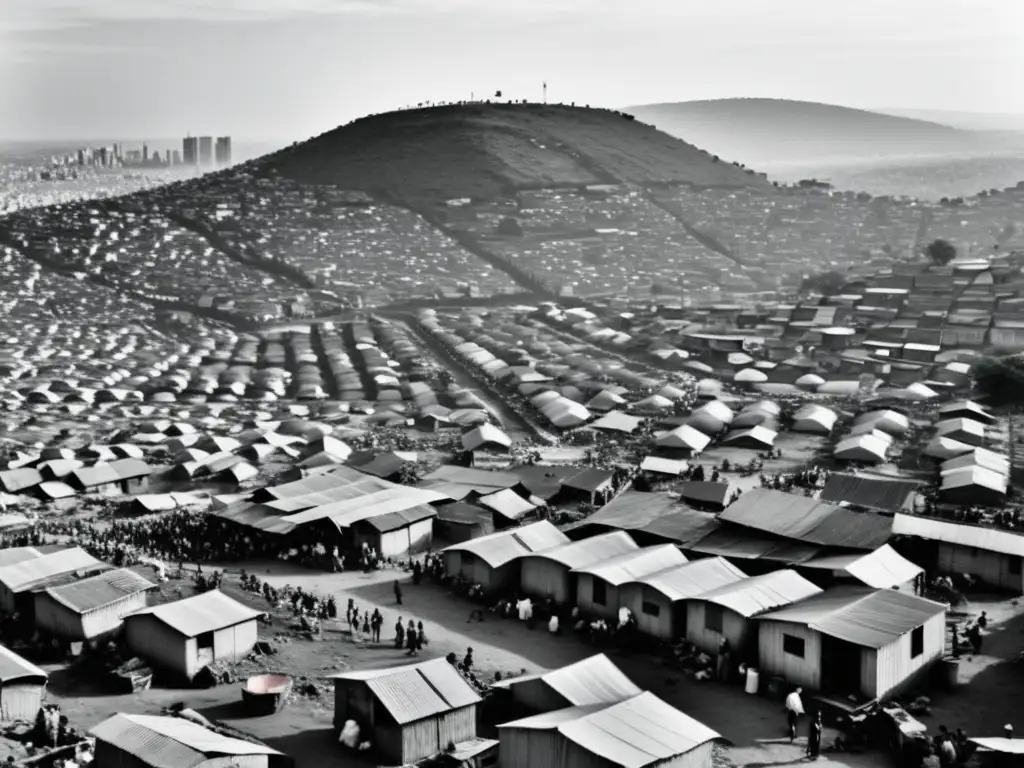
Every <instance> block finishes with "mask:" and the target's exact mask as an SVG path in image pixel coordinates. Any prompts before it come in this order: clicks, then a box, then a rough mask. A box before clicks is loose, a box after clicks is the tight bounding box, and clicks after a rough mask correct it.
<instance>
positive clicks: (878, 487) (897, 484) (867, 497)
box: [821, 472, 923, 512]
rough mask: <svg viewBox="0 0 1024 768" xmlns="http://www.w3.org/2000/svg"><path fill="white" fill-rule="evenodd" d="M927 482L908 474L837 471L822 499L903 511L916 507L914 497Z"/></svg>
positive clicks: (871, 507) (830, 479) (884, 509)
mask: <svg viewBox="0 0 1024 768" xmlns="http://www.w3.org/2000/svg"><path fill="white" fill-rule="evenodd" d="M922 485H923V483H921V482H919V481H917V480H907V479H906V478H895V477H894V478H887V477H878V476H877V475H854V474H844V473H841V472H837V473H835V474H833V475H832V476H830V477H829V479H828V482H826V483H825V487H824V488H823V489H822V491H821V500H822V501H829V502H832V503H834V504H838V503H839V502H843V501H845V502H847V503H848V504H852V505H854V506H857V507H866V508H868V509H876V510H882V511H885V512H900V511H906V510H912V509H913V508H914V497H915V496H916V495H917V491H918V489H919V488H920V487H921V486H922Z"/></svg>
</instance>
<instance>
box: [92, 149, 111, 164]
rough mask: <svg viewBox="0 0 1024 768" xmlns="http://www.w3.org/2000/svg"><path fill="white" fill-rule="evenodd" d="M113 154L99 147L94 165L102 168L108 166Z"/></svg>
mask: <svg viewBox="0 0 1024 768" xmlns="http://www.w3.org/2000/svg"><path fill="white" fill-rule="evenodd" d="M113 154H114V153H113V152H111V150H110V148H109V147H100V151H99V157H97V158H96V165H102V166H103V167H104V168H105V167H107V166H108V165H110V163H111V160H113Z"/></svg>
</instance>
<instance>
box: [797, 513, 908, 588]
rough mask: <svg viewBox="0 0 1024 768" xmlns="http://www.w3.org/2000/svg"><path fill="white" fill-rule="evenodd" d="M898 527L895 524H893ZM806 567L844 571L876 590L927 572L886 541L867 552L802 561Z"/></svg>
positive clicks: (898, 583)
mask: <svg viewBox="0 0 1024 768" xmlns="http://www.w3.org/2000/svg"><path fill="white" fill-rule="evenodd" d="M894 530H895V526H894ZM803 567H804V568H814V569H817V570H826V571H845V572H846V573H847V574H849V575H850V576H852V577H853V578H855V579H857V580H858V581H860V582H863V583H864V584H866V585H867V586H869V587H875V588H876V589H891V588H892V587H896V586H899V585H901V584H906V583H907V582H908V581H910V580H911V579H913V578H915V577H916V576H918V575H919V574H921V573H923V572H924V569H923V568H921V567H920V566H918V565H915V564H914V563H912V562H910V561H909V560H907V559H906V558H905V557H903V556H902V555H901V554H900V553H899V552H897V551H896V550H895V549H893V548H892V547H890V546H889V545H888V544H885V545H883V546H881V547H879V548H878V549H876V550H875V551H874V552H869V553H868V554H866V555H863V554H859V553H858V554H855V555H826V556H825V557H817V558H815V559H814V560H809V561H808V562H806V563H804V564H803Z"/></svg>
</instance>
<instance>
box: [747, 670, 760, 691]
mask: <svg viewBox="0 0 1024 768" xmlns="http://www.w3.org/2000/svg"><path fill="white" fill-rule="evenodd" d="M760 684H761V675H760V674H758V671H757V670H756V669H754V668H753V667H751V668H750V669H748V670H747V684H746V687H745V688H744V690H745V691H746V692H747V693H754V694H756V693H757V688H758V686H759V685H760Z"/></svg>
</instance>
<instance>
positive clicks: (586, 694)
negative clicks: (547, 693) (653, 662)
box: [491, 653, 643, 707]
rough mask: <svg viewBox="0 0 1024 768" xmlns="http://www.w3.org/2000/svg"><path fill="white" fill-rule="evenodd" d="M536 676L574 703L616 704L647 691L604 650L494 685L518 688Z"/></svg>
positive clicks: (576, 704) (496, 686) (494, 685)
mask: <svg viewBox="0 0 1024 768" xmlns="http://www.w3.org/2000/svg"><path fill="white" fill-rule="evenodd" d="M534 680H541V681H542V682H543V683H544V684H545V685H547V686H548V687H549V688H551V689H552V690H553V691H555V692H556V693H557V694H559V695H560V696H561V697H562V698H564V699H565V700H566V701H568V702H569V703H570V704H571V705H572V706H574V707H579V706H586V705H589V704H613V703H615V702H617V701H622V700H623V699H630V698H632V697H634V696H638V695H639V694H641V693H643V691H642V690H641V689H640V688H638V687H637V686H636V685H635V684H634V683H633V681H632V680H630V679H629V678H628V677H626V675H625V674H624V673H623V672H622V670H620V669H619V668H618V667H617V666H615V664H614V663H613V662H612V660H611V659H609V658H608V657H607V656H605V655H604V654H603V653H599V654H596V655H594V656H590V657H589V658H586V659H583V660H582V661H577V662H576V663H575V664H569V665H568V666H565V667H561V668H560V669H555V670H552V671H551V672H539V673H537V674H535V675H523V676H521V677H509V678H505V679H504V680H501V681H499V682H497V683H494V684H493V685H492V686H491V687H492V688H505V689H508V690H515V688H516V686H517V685H519V684H521V683H527V682H532V681H534Z"/></svg>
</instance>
